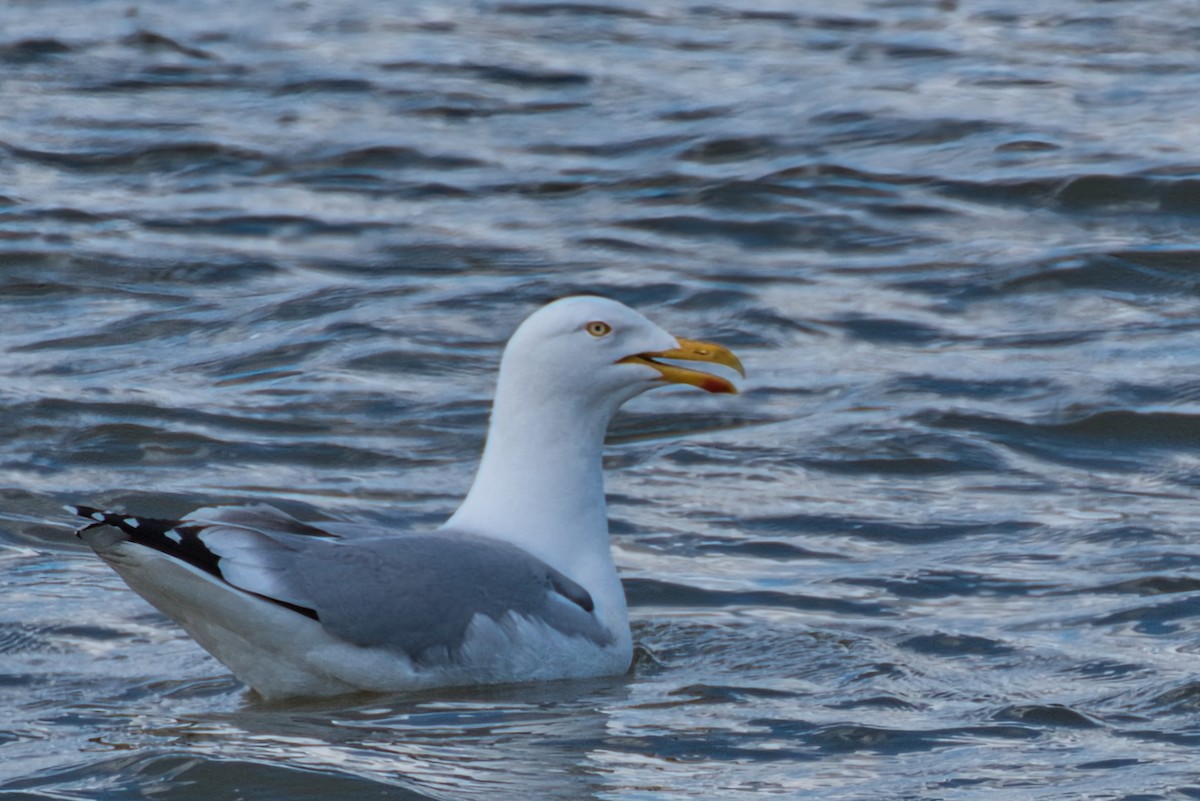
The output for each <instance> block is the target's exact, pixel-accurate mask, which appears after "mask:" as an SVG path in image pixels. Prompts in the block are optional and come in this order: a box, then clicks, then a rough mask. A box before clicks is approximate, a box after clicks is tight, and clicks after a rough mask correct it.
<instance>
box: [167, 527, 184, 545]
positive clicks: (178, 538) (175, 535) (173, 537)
mask: <svg viewBox="0 0 1200 801" xmlns="http://www.w3.org/2000/svg"><path fill="white" fill-rule="evenodd" d="M163 536H164V537H166V538H167V539H169V540H170V541H171V542H173V543H175V544H176V545H179V544H180V543H182V542H183V535H182V534H180V533H179V532H178V531H176V530H175V529H171V530H170V531H164V532H163Z"/></svg>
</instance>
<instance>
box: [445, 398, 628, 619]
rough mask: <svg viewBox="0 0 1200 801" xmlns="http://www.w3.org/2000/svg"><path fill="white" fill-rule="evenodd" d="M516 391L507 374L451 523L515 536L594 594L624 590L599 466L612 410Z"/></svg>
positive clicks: (513, 539)
mask: <svg viewBox="0 0 1200 801" xmlns="http://www.w3.org/2000/svg"><path fill="white" fill-rule="evenodd" d="M512 389H513V386H512V385H511V384H506V383H505V381H504V380H503V378H502V379H501V381H500V385H499V386H498V388H497V392H496V402H495V404H494V406H493V408H492V418H491V425H490V427H489V429H488V438H487V444H486V445H485V447H484V451H483V457H482V459H481V461H480V463H479V470H478V472H477V473H476V474H475V482H474V484H473V485H472V486H471V490H470V492H469V493H467V497H466V499H465V500H463V503H462V506H460V507H459V509H458V511H457V512H455V513H454V515H453V516H452V517H451V518H450V520H449V521H447V523H446V526H447V527H451V528H459V529H464V530H469V531H475V532H478V533H480V534H486V535H488V536H492V537H496V538H498V539H503V540H506V541H508V542H512V543H514V544H516V545H518V546H520V547H522V548H524V549H525V550H527V551H529V552H530V553H532V554H533V555H535V556H537V557H538V558H540V559H542V560H543V561H545V562H546V563H547V564H549V565H551V566H552V567H554V568H555V569H557V570H560V571H561V572H563V573H564V574H566V575H567V576H569V577H570V578H572V579H573V580H575V581H577V582H579V583H580V584H582V585H583V586H584V587H586V588H587V589H588V591H589V592H591V593H593V594H595V593H597V592H604V588H605V587H607V589H608V590H609V591H610V592H611V590H612V589H613V587H614V586H615V588H616V591H617V593H620V584H619V582H618V581H617V578H616V570H615V568H614V566H613V561H612V550H611V547H610V545H609V541H608V514H607V511H606V508H605V503H604V475H603V466H602V464H601V458H602V455H603V448H604V432H605V429H606V428H607V427H608V421H609V418H610V417H611V416H612V411H613V410H611V409H607V408H603V407H601V406H597V405H584V406H583V408H575V407H574V406H572V405H570V404H566V403H555V402H553V401H547V400H546V397H547V396H546V395H544V394H541V393H538V392H530V391H527V392H524V393H520V392H514V391H511V390H512ZM551 396H552V393H551ZM597 600H599V599H597ZM621 605H622V608H623V606H624V598H623V595H622V598H621Z"/></svg>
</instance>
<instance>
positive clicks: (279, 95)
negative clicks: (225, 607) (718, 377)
mask: <svg viewBox="0 0 1200 801" xmlns="http://www.w3.org/2000/svg"><path fill="white" fill-rule="evenodd" d="M1197 20H1198V18H1197V16H1196V14H1195V7H1194V4H1192V3H1191V2H1182V1H1181V0H1175V1H1172V0H1162V1H1161V2H1154V3H1146V2H1132V1H1131V0H1130V1H1125V0H1114V1H1113V2H1084V0H1065V1H1064V2H1054V3H1035V2H1023V1H1022V0H1016V2H1014V1H1013V0H1003V1H1002V0H992V1H991V2H988V1H987V0H984V1H983V2H977V3H975V2H971V3H967V2H962V3H959V2H953V0H943V2H903V1H900V0H890V1H889V0H879V1H878V2H859V1H858V0H851V1H850V2H846V3H840V4H831V3H815V2H801V1H800V0H789V2H782V1H778V2H741V1H740V0H717V2H714V3H703V2H696V0H662V1H661V2H659V1H657V0H650V2H638V3H634V2H629V3H625V2H622V1H621V0H599V1H598V2H591V3H577V2H552V3H544V2H491V1H490V0H480V1H479V2H463V3H438V2H425V3H421V2H401V3H384V2H379V1H378V0H374V1H372V0H349V1H348V2H342V3H336V4H334V3H285V2H278V3H255V4H235V3H227V2H216V1H215V0H200V1H199V2H189V3H183V2H161V3H154V4H144V5H138V4H136V3H130V2H126V1H124V0H123V1H122V2H106V1H105V0H96V1H94V2H70V1H69V0H46V2H39V3H27V2H13V3H6V4H2V5H0V108H2V109H3V111H2V112H0V304H2V308H0V346H2V349H3V354H4V355H3V359H2V360H0V404H2V409H0V565H2V566H0V584H2V589H0V592H2V593H3V596H2V597H3V604H2V605H0V798H5V799H125V798H142V797H154V798H158V799H170V800H171V801H183V799H206V800H207V799H213V798H239V797H244V798H254V799H297V798H316V797H321V798H339V799H359V798H362V799H366V798H394V799H465V798H481V799H484V798H486V799H495V798H508V797H517V795H518V793H524V794H526V795H527V797H530V798H558V799H579V798H598V799H649V798H654V799H701V798H703V799H710V798H731V799H733V798H749V797H761V796H781V797H792V798H800V797H803V798H822V799H879V798H905V799H982V798H988V799H993V798H1001V797H1003V798H1024V799H1064V798H1105V799H1109V798H1111V799H1119V798H1124V799H1135V798H1136V799H1188V798H1198V797H1200V761H1198V759H1197V756H1196V754H1197V750H1196V749H1197V746H1200V718H1198V717H1197V713H1198V711H1200V653H1197V652H1198V651H1200V546H1198V545H1197V544H1196V542H1195V537H1194V531H1195V528H1196V525H1195V518H1196V517H1197V511H1196V510H1197V503H1196V502H1197V500H1198V496H1200V451H1198V450H1197V445H1198V444H1200V369H1198V368H1200V303H1198V296H1200V272H1198V271H1197V266H1198V264H1200V258H1198V254H1200V245H1198V244H1197V229H1198V227H1200V226H1198V223H1200V148H1198V145H1197V143H1198V142H1200V99H1198V98H1200V66H1198V62H1197V56H1196V42H1197V41H1198V40H1200V22H1198V21H1197ZM581 290H586V291H593V292H601V293H605V294H608V295H611V296H613V297H616V298H619V299H621V300H623V301H626V302H628V303H630V304H632V305H634V306H636V307H638V308H639V309H641V310H642V311H644V312H646V313H647V314H648V315H649V316H651V317H652V318H654V319H655V320H657V321H659V322H661V323H662V324H663V325H664V326H666V327H667V328H669V329H671V330H673V331H674V332H676V333H678V334H680V335H685V336H689V335H690V336H697V337H701V336H702V337H706V338H711V339H715V340H718V341H721V342H724V343H725V344H728V345H730V346H731V347H733V348H734V349H735V350H737V351H738V352H739V354H741V355H742V356H743V358H744V361H745V362H746V364H747V366H748V368H749V371H750V377H749V379H748V380H747V382H746V384H745V391H744V393H743V394H742V395H740V396H738V397H737V398H732V399H731V398H713V397H708V396H703V395H701V394H700V393H696V392H689V391H670V392H662V393H659V394H651V395H648V396H645V397H642V398H640V399H638V400H637V401H636V402H634V403H633V404H631V405H630V407H629V409H628V410H627V411H626V412H625V413H624V414H623V415H622V416H621V417H620V418H619V420H618V421H617V422H616V424H615V425H614V429H613V431H612V445H611V448H610V449H609V468H610V470H609V484H608V489H609V494H610V499H611V515H612V518H613V543H614V548H615V552H616V556H617V561H618V564H619V565H620V567H621V570H622V574H623V577H624V579H625V582H626V587H627V590H628V594H629V598H630V602H631V611H632V616H633V619H634V629H635V638H636V640H637V641H638V642H639V643H640V645H641V646H642V650H643V654H642V656H641V658H640V659H639V661H638V664H637V665H636V667H635V669H634V670H633V672H632V673H631V675H629V676H628V677H625V678H623V679H614V680H608V681H598V682H584V683H564V684H550V685H545V686H535V687H515V688H499V689H490V690H475V691H457V690H456V691H440V692H436V693H431V694H425V695H420V696H413V697H385V698H378V697H361V698H357V697H356V698H350V699H339V700H337V701H331V702H322V703H311V704H292V705H275V706H271V705H265V704H263V703H262V702H260V701H257V700H256V699H255V697H254V696H253V695H252V694H250V693H248V692H247V691H246V690H245V688H244V687H243V686H242V685H240V684H239V683H238V682H237V681H236V680H234V679H232V678H231V677H229V675H228V674H227V673H226V672H225V671H224V669H223V668H222V667H221V666H220V665H219V664H217V663H216V662H214V661H213V660H212V659H210V658H209V657H207V656H206V655H205V654H204V653H203V652H202V651H200V650H199V648H198V647H196V646H195V645H193V644H192V642H191V641H190V640H188V639H187V638H186V637H185V636H184V635H183V634H182V633H181V632H180V631H179V630H178V629H177V628H176V627H175V626H173V625H172V624H171V623H169V622H168V621H167V620H166V619H164V618H163V617H161V616H160V615H158V614H157V613H155V612H154V611H153V610H151V609H150V608H149V607H148V606H146V605H145V604H144V603H143V602H141V601H140V600H139V599H138V598H136V597H135V596H134V595H133V594H132V593H130V592H129V591H128V590H126V589H125V588H124V585H123V584H122V583H121V582H120V580H119V579H118V578H117V577H116V576H115V575H114V574H112V573H111V571H110V570H109V569H108V568H107V567H105V566H104V565H102V564H100V563H99V562H98V560H96V559H95V557H94V556H92V555H91V554H90V552H88V551H87V550H86V548H84V547H83V546H82V545H81V544H80V543H78V541H76V540H75V539H74V538H73V537H72V536H71V533H70V528H69V521H68V519H67V516H66V514H65V513H64V512H62V511H61V510H60V504H62V503H66V502H72V501H81V502H89V503H95V504H97V505H107V506H112V507H117V508H123V509H128V510H134V511H139V512H142V513H148V514H178V513H181V512H184V511H187V510H188V509H190V508H192V507H194V506H195V505H197V504H211V503H217V502H227V501H247V500H263V499H272V500H273V502H275V503H277V504H279V505H280V506H281V507H283V508H285V509H287V510H288V511H290V512H293V513H295V514H298V515H301V516H304V517H307V518H310V519H322V518H341V519H364V520H371V521H374V522H387V523H395V524H396V525H397V526H400V527H417V528H419V527H430V526H433V525H436V524H437V523H438V522H439V521H440V520H442V519H444V517H445V516H446V515H447V514H448V513H449V512H450V511H451V510H453V508H454V507H455V505H456V501H457V498H459V497H460V496H461V494H462V492H463V491H464V490H465V488H466V486H467V484H468V482H469V481H470V478H471V474H472V470H473V467H474V459H475V455H476V453H477V451H478V448H479V446H480V442H481V438H482V435H483V432H484V428H485V425H486V419H487V408H488V400H489V396H490V392H491V384H492V380H493V374H494V370H495V367H496V364H497V361H498V358H499V352H500V348H501V347H502V345H503V343H504V341H505V340H506V339H507V337H508V334H509V333H510V332H511V330H512V329H513V327H514V326H515V325H516V323H517V322H518V321H519V320H520V319H521V318H522V317H524V316H525V315H526V314H527V313H529V312H530V311H531V310H532V309H534V308H536V307H537V306H538V305H539V304H540V303H542V302H544V301H545V300H548V299H550V298H553V297H556V296H559V295H562V294H566V293H570V292H575V291H581Z"/></svg>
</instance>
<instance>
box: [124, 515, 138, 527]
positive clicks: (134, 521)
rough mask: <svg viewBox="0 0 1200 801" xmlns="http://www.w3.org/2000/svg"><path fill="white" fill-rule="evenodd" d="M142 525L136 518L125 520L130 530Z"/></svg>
mask: <svg viewBox="0 0 1200 801" xmlns="http://www.w3.org/2000/svg"><path fill="white" fill-rule="evenodd" d="M141 524H142V523H141V521H140V520H138V519H137V518H136V517H127V518H125V525H127V526H129V527H130V528H137V527H138V526H140V525H141Z"/></svg>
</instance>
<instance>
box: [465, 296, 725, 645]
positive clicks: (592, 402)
mask: <svg viewBox="0 0 1200 801" xmlns="http://www.w3.org/2000/svg"><path fill="white" fill-rule="evenodd" d="M659 359H669V360H672V361H689V362H695V361H700V362H711V363H715V364H722V365H725V366H727V367H730V368H732V369H734V370H737V371H739V372H740V371H741V363H740V362H738V360H737V357H736V356H734V355H733V354H732V353H730V352H729V351H728V350H726V349H725V348H723V347H721V346H719V345H709V344H705V343H702V342H693V341H690V340H685V339H676V338H675V337H673V336H671V335H670V334H668V333H667V332H666V331H664V330H663V329H661V328H659V327H658V326H657V325H655V324H654V323H652V322H650V321H649V320H647V319H646V318H645V317H643V316H642V315H640V314H638V313H637V312H635V311H634V310H633V309H631V308H629V307H628V306H624V305H622V304H620V303H617V302H616V301H614V300H608V299H606V298H600V297H591V296H580V297H570V298H564V299H562V300H558V301H555V302H554V303H551V304H549V305H547V306H545V307H543V308H542V309H539V310H538V311H536V312H534V313H533V314H532V315H530V317H529V318H528V319H526V320H525V322H523V323H522V324H521V325H520V327H519V328H518V329H517V330H516V332H515V333H514V334H513V335H512V338H511V339H509V341H508V347H507V348H505V350H504V356H503V358H502V359H501V362H500V379H499V382H498V384H497V387H496V400H495V405H494V406H493V408H492V419H491V425H490V427H489V428H488V438H487V445H486V446H485V448H484V452H483V458H482V460H481V461H480V465H479V471H478V472H477V473H476V476H475V483H474V485H472V487H471V491H470V492H469V493H468V494H467V497H466V499H465V500H464V501H463V504H462V506H460V507H459V509H458V511H457V512H455V514H454V516H453V517H452V518H451V519H450V520H449V521H448V522H447V525H448V526H450V527H452V528H453V527H457V528H460V529H463V530H466V531H477V532H486V533H487V534H488V535H489V536H493V537H497V538H500V539H504V540H507V541H509V542H512V543H515V544H517V545H519V546H521V547H523V548H525V549H526V550H528V551H529V552H530V553H533V554H536V555H538V556H539V557H540V558H542V559H544V560H546V562H547V563H549V564H551V565H553V566H554V567H555V568H557V569H559V570H562V571H563V572H564V573H566V574H567V575H568V576H571V577H572V578H573V579H574V580H576V581H578V582H580V583H582V584H583V585H584V586H585V587H587V588H588V591H589V592H591V593H592V595H593V597H595V598H596V602H597V604H598V608H599V607H604V608H607V609H608V610H609V613H608V614H612V615H614V616H615V618H614V619H619V620H624V614H625V612H624V609H625V605H624V596H623V594H622V590H621V583H620V581H619V580H618V578H617V574H616V571H615V570H614V569H613V567H612V555H611V553H610V550H609V544H608V518H607V514H606V512H605V506H604V478H603V472H602V459H601V456H602V451H603V447H604V432H605V429H606V428H607V427H608V422H609V420H610V419H611V417H612V416H613V414H614V413H615V412H616V411H617V409H618V408H619V407H620V406H621V404H622V403H624V402H625V401H627V400H629V399H630V398H632V397H634V396H636V395H639V394H641V393H642V392H645V391H646V390H648V389H652V388H653V387H656V386H663V385H665V384H668V383H679V384H691V385H693V386H698V387H701V388H702V389H706V390H708V391H709V392H734V391H735V389H734V387H733V384H731V383H730V382H729V381H728V380H726V379H724V378H721V377H719V376H714V375H710V374H708V373H702V372H699V371H697V370H690V369H687V368H685V367H680V366H678V365H676V364H667V363H663V362H660V361H658V360H659ZM597 593H600V594H599V595H598V594H597ZM622 625H623V624H622Z"/></svg>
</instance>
